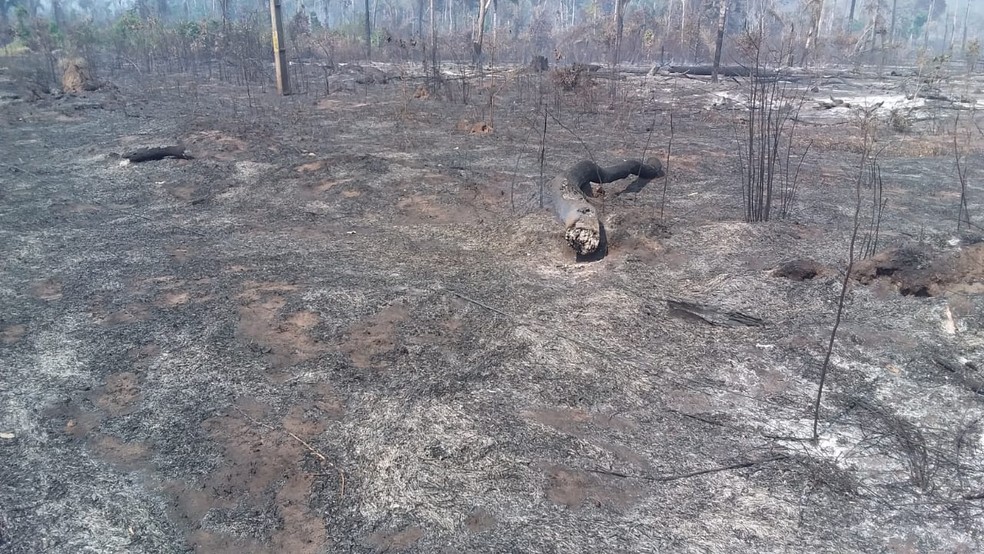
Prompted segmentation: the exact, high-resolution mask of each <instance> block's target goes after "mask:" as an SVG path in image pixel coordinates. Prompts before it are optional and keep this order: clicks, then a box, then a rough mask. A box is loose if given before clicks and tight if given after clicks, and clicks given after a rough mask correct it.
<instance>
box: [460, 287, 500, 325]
mask: <svg viewBox="0 0 984 554" xmlns="http://www.w3.org/2000/svg"><path fill="white" fill-rule="evenodd" d="M448 292H450V293H451V294H453V295H455V296H457V297H458V298H460V299H462V300H464V301H466V302H471V303H472V304H474V305H476V306H478V307H480V308H485V309H486V310H488V311H490V312H492V313H495V314H499V315H501V316H502V317H507V318H510V319H512V318H513V317H512V316H511V315H509V314H507V313H506V312H503V311H501V310H497V309H495V308H493V307H492V306H489V305H488V304H485V303H482V302H479V301H478V300H475V299H474V298H470V297H468V296H465V295H464V294H461V293H460V292H457V291H453V290H449V291H448Z"/></svg>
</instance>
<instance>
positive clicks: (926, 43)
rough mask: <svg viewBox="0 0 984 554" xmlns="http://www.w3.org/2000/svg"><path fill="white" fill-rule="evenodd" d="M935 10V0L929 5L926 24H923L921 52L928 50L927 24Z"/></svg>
mask: <svg viewBox="0 0 984 554" xmlns="http://www.w3.org/2000/svg"><path fill="white" fill-rule="evenodd" d="M935 10H936V0H932V1H931V2H930V3H929V12H927V13H926V23H923V25H924V26H925V29H923V50H928V49H929V23H930V22H931V21H932V20H933V12H934V11H935Z"/></svg>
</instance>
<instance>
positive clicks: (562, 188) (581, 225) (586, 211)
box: [548, 160, 665, 256]
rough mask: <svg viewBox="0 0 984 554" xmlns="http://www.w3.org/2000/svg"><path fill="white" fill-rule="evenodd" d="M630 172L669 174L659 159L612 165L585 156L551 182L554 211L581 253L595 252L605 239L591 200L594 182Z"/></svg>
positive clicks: (645, 175)
mask: <svg viewBox="0 0 984 554" xmlns="http://www.w3.org/2000/svg"><path fill="white" fill-rule="evenodd" d="M629 175H635V176H637V177H638V178H639V179H641V180H644V181H648V180H650V179H655V178H658V177H662V176H663V175H665V174H664V173H663V167H662V164H661V163H660V162H659V161H658V160H654V161H653V162H652V163H650V164H646V163H643V162H641V161H639V160H625V161H624V162H622V163H619V164H616V165H612V166H608V167H601V166H599V165H598V164H596V163H595V162H592V161H590V160H585V161H582V162H579V163H577V164H575V165H574V167H572V168H570V169H569V170H568V171H567V172H566V173H564V174H562V175H558V176H557V177H555V178H554V179H553V181H551V182H550V184H549V185H548V193H549V194H550V199H551V201H552V204H553V208H554V213H555V214H556V215H557V218H558V219H559V220H560V221H561V222H563V224H564V229H565V232H564V237H565V238H566V239H567V243H568V244H570V245H571V248H573V249H574V250H575V251H576V252H577V253H578V254H580V255H582V256H584V255H588V254H593V253H594V252H595V251H596V250H598V247H599V246H600V245H601V242H602V240H601V239H602V228H601V221H600V220H599V218H598V211H597V210H596V209H595V207H594V206H592V205H591V203H590V202H589V201H588V195H589V194H590V193H591V191H590V185H591V183H599V184H605V183H612V182H614V181H618V180H619V179H624V178H626V177H628V176H629Z"/></svg>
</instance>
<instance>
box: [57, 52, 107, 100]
mask: <svg viewBox="0 0 984 554" xmlns="http://www.w3.org/2000/svg"><path fill="white" fill-rule="evenodd" d="M58 67H59V68H60V69H61V70H62V78H61V84H62V90H64V91H65V92H67V93H72V94H78V93H81V92H88V91H93V90H97V89H98V88H99V82H98V81H96V79H95V77H93V75H92V70H91V69H90V68H89V63H88V62H86V61H85V60H84V59H82V58H65V59H63V60H61V61H60V62H58Z"/></svg>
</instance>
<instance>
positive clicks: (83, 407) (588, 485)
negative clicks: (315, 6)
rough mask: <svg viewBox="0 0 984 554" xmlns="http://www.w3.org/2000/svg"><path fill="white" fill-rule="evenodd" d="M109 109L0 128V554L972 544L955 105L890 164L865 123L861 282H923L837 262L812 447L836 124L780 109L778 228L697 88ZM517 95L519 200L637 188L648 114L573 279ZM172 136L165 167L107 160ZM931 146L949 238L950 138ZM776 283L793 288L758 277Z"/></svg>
mask: <svg viewBox="0 0 984 554" xmlns="http://www.w3.org/2000/svg"><path fill="white" fill-rule="evenodd" d="M0 77H2V79H0V81H4V80H6V83H0V84H6V85H10V84H11V83H12V82H13V79H14V73H13V72H12V71H8V72H5V73H3V74H2V75H0ZM140 78H141V79H142V80H140V81H138V80H137V79H138V76H136V75H131V76H128V77H124V76H115V78H114V82H116V84H117V85H118V87H119V88H118V90H102V91H96V92H92V93H87V94H86V95H84V96H64V97H53V96H46V97H44V98H41V99H40V100H31V101H28V100H27V99H21V98H17V97H16V95H13V94H8V95H5V96H4V97H3V98H4V100H3V101H2V102H3V103H2V105H0V144H2V145H3V147H2V148H3V156H2V159H0V305H2V311H0V550H3V551H4V552H11V553H29V552H58V553H61V552H64V553H77V552H154V553H160V552H182V551H189V550H193V551H197V552H210V553H211V552H291V553H308V552H309V553H319V552H420V553H424V552H427V553H430V552H497V553H501V552H516V553H528V552H777V551H790V552H804V551H810V552H856V551H865V552H872V551H881V552H897V553H902V552H978V551H981V550H982V549H984V523H982V522H984V513H982V508H984V485H982V483H984V479H982V471H984V458H982V450H984V434H982V431H984V423H982V418H984V397H982V395H981V392H982V391H984V389H982V388H981V387H980V386H978V385H975V383H979V382H980V381H975V379H977V378H980V377H984V374H982V371H984V331H982V323H984V279H982V272H984V267H982V264H984V262H982V260H984V256H982V250H981V248H982V247H981V246H980V244H979V243H976V241H977V240H979V238H978V237H979V233H978V235H976V236H975V235H974V232H975V230H974V228H971V230H970V232H967V233H962V234H957V233H956V221H957V209H958V201H959V190H960V187H959V182H958V180H957V177H956V175H957V174H956V170H955V168H954V163H953V157H952V135H949V136H948V135H946V133H945V132H944V131H941V130H940V129H945V128H947V126H950V127H952V124H953V116H954V114H955V113H957V110H956V109H951V108H950V107H948V106H942V107H940V106H935V107H932V108H927V107H926V106H925V104H920V105H919V106H909V105H907V108H906V109H909V108H912V109H911V110H910V112H908V113H910V114H913V113H914V114H916V115H915V116H913V117H912V120H913V127H912V129H911V130H908V132H906V133H899V132H895V131H893V130H892V129H891V125H890V124H889V123H887V118H888V117H889V116H888V115H887V114H883V115H882V116H881V117H882V120H881V121H882V124H881V126H880V128H879V131H878V133H877V137H878V145H879V146H878V151H879V152H880V154H879V161H880V164H881V168H882V175H883V180H884V197H885V198H886V199H887V200H888V202H887V204H886V205H885V209H884V215H883V218H882V221H881V223H880V235H879V237H880V238H879V244H878V250H879V251H881V250H888V249H893V248H900V247H914V248H916V247H918V248H920V249H922V250H920V251H921V252H922V251H925V252H927V254H926V255H925V256H924V257H917V258H918V260H921V261H920V262H919V263H920V264H924V265H925V264H930V263H931V262H932V260H936V259H939V260H946V263H942V264H941V265H939V266H938V267H937V266H933V265H928V266H926V267H912V268H905V269H906V271H912V272H918V271H932V270H934V269H933V268H936V270H935V271H937V273H934V274H933V275H930V276H929V277H926V278H927V279H929V280H930V281H931V282H932V283H934V288H933V289H932V295H931V296H925V295H915V294H909V295H903V294H900V290H899V285H898V283H897V282H895V281H893V278H892V277H893V276H892V274H893V273H894V272H895V271H894V270H893V271H889V270H883V271H882V273H879V270H878V269H877V268H873V267H872V266H871V265H870V264H869V265H868V266H866V267H867V270H868V273H866V274H865V275H866V276H867V277H866V278H865V279H863V281H864V282H863V283H862V282H855V283H852V285H851V287H850V288H849V291H848V294H847V298H846V304H845V312H844V317H843V320H842V322H841V325H840V330H839V333H838V335H837V340H836V342H835V344H834V350H833V356H832V359H831V365H830V371H829V374H828V376H827V383H826V395H825V396H824V399H823V403H822V420H821V422H820V432H821V439H820V441H819V443H817V444H813V443H812V442H810V441H808V440H804V439H808V438H809V437H810V436H811V432H812V407H813V399H814V397H815V394H816V389H817V385H818V382H819V369H820V367H821V364H822V361H823V358H824V353H825V351H826V347H827V341H828V340H829V336H830V331H831V327H832V325H833V323H834V315H835V313H836V310H837V299H838V295H839V293H840V288H841V281H842V278H843V272H844V269H845V268H846V266H847V258H848V244H849V239H850V232H851V227H852V226H851V221H852V216H853V213H854V198H855V197H854V183H855V179H856V178H857V167H858V159H859V153H858V150H857V145H858V144H859V143H860V139H859V138H858V137H859V136H860V131H859V129H858V127H857V125H856V124H855V122H856V119H857V117H856V114H855V112H853V111H852V110H851V109H850V108H835V109H832V110H823V111H822V112H821V111H816V112H813V111H811V110H812V108H810V107H805V108H804V110H803V115H802V118H803V123H802V125H803V127H802V133H803V136H804V137H805V138H809V139H811V140H814V143H815V145H816V147H815V148H813V149H812V150H811V153H810V155H808V157H807V158H806V162H804V163H805V166H804V171H803V174H802V177H801V186H800V190H799V198H798V200H797V202H796V204H795V209H794V210H793V213H792V216H791V217H790V218H788V219H784V220H776V221H772V222H769V223H760V224H748V223H744V222H742V215H743V211H742V205H741V189H740V180H739V177H738V173H737V165H736V161H735V158H734V156H735V151H736V148H735V144H734V137H735V123H736V121H739V120H740V117H741V115H740V106H739V108H737V109H736V108H735V106H734V105H733V101H734V99H735V98H739V100H740V91H741V88H740V86H739V85H738V84H736V83H733V82H727V83H722V84H720V85H710V84H709V83H706V82H704V81H701V80H699V79H686V78H682V77H668V76H652V77H640V76H632V77H630V78H629V79H628V80H627V81H625V82H623V83H621V84H620V85H619V89H618V95H617V101H616V102H615V103H614V105H613V106H610V104H611V102H610V101H609V96H608V91H609V85H608V82H607V81H604V80H599V81H598V82H597V84H596V85H595V86H594V87H593V88H589V89H587V90H581V91H575V92H573V93H564V92H560V91H555V90H553V89H552V87H551V86H550V84H549V82H548V80H547V78H545V77H544V78H542V79H543V82H541V77H539V76H535V75H517V74H515V73H512V72H502V73H498V74H497V75H496V76H495V77H494V78H492V77H488V76H486V77H481V78H479V77H474V78H472V79H471V80H470V85H469V90H468V92H469V97H468V104H463V103H462V102H461V100H462V96H461V90H460V83H459V84H455V85H453V86H457V87H459V89H458V94H457V95H456V97H455V98H454V100H453V101H452V100H450V99H448V98H446V97H444V98H442V97H439V96H437V95H430V96H429V97H426V98H419V97H418V96H421V94H420V91H419V90H418V88H417V85H418V84H419V83H415V82H411V81H406V80H392V81H389V82H388V83H387V84H372V85H364V86H363V85H359V86H357V87H352V88H351V89H349V90H343V91H342V92H338V93H333V94H331V95H328V96H325V95H323V94H321V93H319V92H317V91H316V85H315V84H311V85H310V86H309V87H308V89H307V90H308V92H307V93H306V94H300V95H296V96H291V97H287V98H281V97H277V96H275V95H274V94H273V93H272V89H271V87H266V88H265V89H263V90H257V87H256V86H255V85H254V86H253V87H252V88H251V89H249V90H248V89H247V88H246V87H240V86H234V85H230V84H226V83H216V82H212V83H196V82H195V80H194V79H192V78H191V77H190V76H171V77H168V78H167V79H155V78H149V77H147V76H142V77H140ZM852 79H853V80H852ZM900 80H901V79H897V80H895V81H893V80H891V79H880V80H876V79H867V80H865V79H862V78H860V77H849V78H838V79H836V80H830V82H824V81H823V80H821V81H819V82H818V83H819V87H818V91H817V92H816V93H814V96H816V98H818V99H823V98H825V97H829V96H831V95H837V96H839V97H843V96H844V94H845V92H844V88H845V87H848V86H849V85H850V86H851V87H853V88H852V90H854V91H855V92H856V95H857V96H861V97H864V96H867V95H869V93H870V96H871V97H873V98H874V97H880V96H884V95H886V94H894V92H893V91H897V90H900V88H899V87H900V84H899V81H900ZM971 85H972V86H971ZM973 86H979V84H974V83H971V84H969V85H968V87H969V89H972V88H973ZM541 87H542V88H541ZM11 88H12V85H11ZM886 90H888V91H889V92H886ZM977 90H979V89H977ZM541 91H543V93H542V94H541ZM857 91H860V92H857ZM490 93H494V94H495V95H496V96H495V102H494V103H492V107H491V109H490V108H489V102H488V100H489V94H490ZM722 93H723V94H722ZM879 95H880V96H879ZM721 98H726V99H728V102H726V103H724V102H721V101H720V100H721ZM541 102H542V104H543V105H546V106H547V108H548V114H549V116H548V120H547V128H548V131H547V134H546V137H545V141H544V142H545V144H544V147H545V148H544V149H545V152H546V156H545V160H546V162H545V164H544V167H543V175H544V178H547V179H549V178H550V177H552V176H553V175H555V174H557V173H558V172H559V171H562V170H563V169H565V168H566V167H568V166H569V165H571V164H572V163H574V162H576V161H578V160H580V159H583V158H586V157H591V158H593V159H595V160H596V161H598V162H599V163H608V162H611V161H617V160H619V159H621V158H625V157H634V158H645V157H650V156H656V157H659V158H662V159H664V161H665V156H666V153H667V148H668V146H669V145H668V142H669V114H670V113H671V112H672V113H673V129H674V133H673V141H672V147H671V148H670V149H671V154H672V155H671V157H670V161H669V167H668V180H667V181H666V182H665V184H666V186H667V191H666V200H665V205H663V199H662V197H663V186H664V181H662V180H659V181H653V182H652V183H649V184H648V185H647V186H645V187H643V188H642V189H641V190H638V191H635V192H633V191H632V190H635V189H634V188H633V189H630V191H629V192H624V193H623V192H622V189H624V188H625V186H627V185H628V183H622V184H619V183H616V184H613V185H609V186H606V187H605V188H606V189H607V190H606V191H605V194H604V200H603V208H604V215H605V221H606V224H607V232H608V240H609V243H610V249H609V252H608V254H607V256H604V257H603V258H602V259H600V260H596V261H592V262H578V261H577V260H575V259H574V256H573V253H572V252H571V251H570V250H569V248H568V247H567V245H566V244H565V243H564V241H563V230H562V229H561V226H560V224H559V223H557V222H555V221H554V220H553V219H552V217H551V215H550V214H549V212H548V211H546V210H544V209H541V208H540V207H539V198H538V195H539V187H538V183H539V182H540V175H541V166H540V164H539V161H538V160H539V152H540V148H541V135H540V132H541V130H542V126H543V110H542V108H541V107H540V105H541ZM854 102H855V103H857V102H858V100H856V99H855V100H854ZM958 107H959V106H958ZM927 110H929V111H927ZM933 110H935V111H933ZM924 113H930V114H931V117H930V116H927V117H919V116H918V115H919V114H924ZM960 113H961V118H962V119H964V121H965V122H969V121H970V117H971V113H970V112H968V111H961V112H960ZM934 114H935V115H934ZM940 118H942V119H943V121H944V123H945V125H941V123H940ZM947 118H948V119H947ZM482 123H485V124H486V126H482ZM489 127H491V129H490V128H489ZM968 129H972V128H968ZM489 131H491V132H489ZM967 132H968V133H969V132H970V131H967ZM974 132H976V131H974ZM959 136H960V137H963V136H964V135H959ZM968 136H970V135H968ZM960 140H961V141H964V139H963V138H961V139H960ZM178 142H180V143H183V144H184V145H185V146H187V148H188V150H189V152H190V153H191V154H192V155H193V156H194V159H192V160H163V161H159V162H148V163H141V164H133V165H121V164H120V160H119V158H118V156H117V155H118V154H120V153H122V152H124V151H127V150H131V149H134V148H138V147H144V146H158V145H166V144H174V143H178ZM960 144H961V147H962V148H966V149H967V155H966V158H965V160H964V163H965V164H966V165H967V167H968V175H969V176H970V179H969V198H970V203H969V211H970V214H971V217H972V218H975V219H974V220H973V221H975V222H979V221H980V220H979V219H976V218H979V217H984V209H982V208H984V205H982V199H984V187H982V186H981V185H980V183H981V177H982V176H984V166H982V165H981V162H980V159H981V158H980V148H979V144H980V137H979V136H978V137H976V138H972V140H971V139H967V140H966V141H964V142H961V143H960ZM869 193H870V192H869V191H867V190H866V192H865V201H866V202H868V200H867V197H868V196H867V195H868V194H869ZM867 205H868V204H866V206H867ZM661 209H662V211H663V214H664V217H663V219H662V220H660V211H661ZM867 213H868V212H867V208H866V211H865V214H867ZM865 229H867V227H866V228H865ZM978 229H979V228H978ZM797 259H808V260H809V262H810V264H811V265H810V266H809V267H812V268H818V271H815V272H813V273H815V276H813V278H812V279H806V280H801V281H800V280H794V279H789V278H786V277H782V276H778V275H777V274H775V273H774V270H775V269H776V268H777V267H779V266H781V265H782V264H784V263H785V262H788V261H790V260H797ZM927 260H928V261H927ZM954 267H959V268H960V271H959V275H957V274H956V273H953V271H955V270H953V268H954ZM941 272H942V273H941ZM946 272H949V273H946ZM943 273H945V274H943ZM937 274H939V275H937ZM920 275H924V274H922V273H920ZM934 275H936V277H934ZM937 277H938V278H937ZM927 290H928V289H927ZM668 300H672V301H683V302H690V303H693V304H699V305H702V306H705V307H706V308H708V309H709V310H711V311H714V310H718V311H720V312H722V313H723V312H740V313H741V314H744V315H747V316H750V317H752V318H758V319H760V320H762V322H763V324H762V325H737V326H721V325H711V324H709V323H708V322H707V320H705V319H701V318H700V317H695V316H693V314H689V313H687V312H686V311H681V310H680V309H676V308H674V307H673V306H678V305H677V304H668V303H667V301H668ZM749 321H754V320H749Z"/></svg>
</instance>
